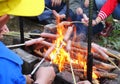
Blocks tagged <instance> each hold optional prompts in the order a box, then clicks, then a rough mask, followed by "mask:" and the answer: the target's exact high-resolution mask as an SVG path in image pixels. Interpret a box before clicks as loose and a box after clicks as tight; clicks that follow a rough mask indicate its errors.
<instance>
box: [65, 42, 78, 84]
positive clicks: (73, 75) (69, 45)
mask: <svg viewBox="0 0 120 84" xmlns="http://www.w3.org/2000/svg"><path fill="white" fill-rule="evenodd" d="M71 44H72V43H71V40H69V41H68V42H67V47H66V49H67V51H68V57H69V60H70V69H71V72H72V77H73V81H74V84H76V79H75V74H74V71H73V66H72V63H71V57H70V50H71Z"/></svg>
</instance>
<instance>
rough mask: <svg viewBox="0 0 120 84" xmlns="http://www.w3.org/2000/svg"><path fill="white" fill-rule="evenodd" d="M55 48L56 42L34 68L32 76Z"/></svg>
mask: <svg viewBox="0 0 120 84" xmlns="http://www.w3.org/2000/svg"><path fill="white" fill-rule="evenodd" d="M54 49H55V44H53V45H52V46H51V47H50V48H49V49H48V50H47V51H46V53H45V54H44V58H42V60H41V61H40V62H39V63H38V64H37V66H36V67H35V68H34V69H33V71H32V72H31V76H32V75H33V74H34V73H35V72H36V71H37V69H38V68H39V67H40V65H41V64H42V63H43V62H44V60H45V58H46V57H47V56H49V55H50V53H51V52H52V51H53V50H54Z"/></svg>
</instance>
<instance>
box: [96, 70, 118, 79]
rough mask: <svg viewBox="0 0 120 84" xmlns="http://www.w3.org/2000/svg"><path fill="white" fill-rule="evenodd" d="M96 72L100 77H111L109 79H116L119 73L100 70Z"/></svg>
mask: <svg viewBox="0 0 120 84" xmlns="http://www.w3.org/2000/svg"><path fill="white" fill-rule="evenodd" d="M95 73H96V74H97V75H98V76H99V77H100V78H109V79H115V78H117V77H118V74H115V73H109V72H100V71H99V72H98V71H95Z"/></svg>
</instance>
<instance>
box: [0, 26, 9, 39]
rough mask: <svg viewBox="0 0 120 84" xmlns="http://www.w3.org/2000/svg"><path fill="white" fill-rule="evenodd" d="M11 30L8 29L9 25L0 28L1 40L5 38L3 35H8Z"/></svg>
mask: <svg viewBox="0 0 120 84" xmlns="http://www.w3.org/2000/svg"><path fill="white" fill-rule="evenodd" d="M8 32H9V29H8V27H7V25H3V27H1V28H0V39H2V38H3V34H5V33H8Z"/></svg>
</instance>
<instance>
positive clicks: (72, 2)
mask: <svg viewBox="0 0 120 84" xmlns="http://www.w3.org/2000/svg"><path fill="white" fill-rule="evenodd" d="M80 3H81V0H69V7H70V9H71V10H72V11H73V12H74V13H76V9H77V8H78V7H81V5H80Z"/></svg>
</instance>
